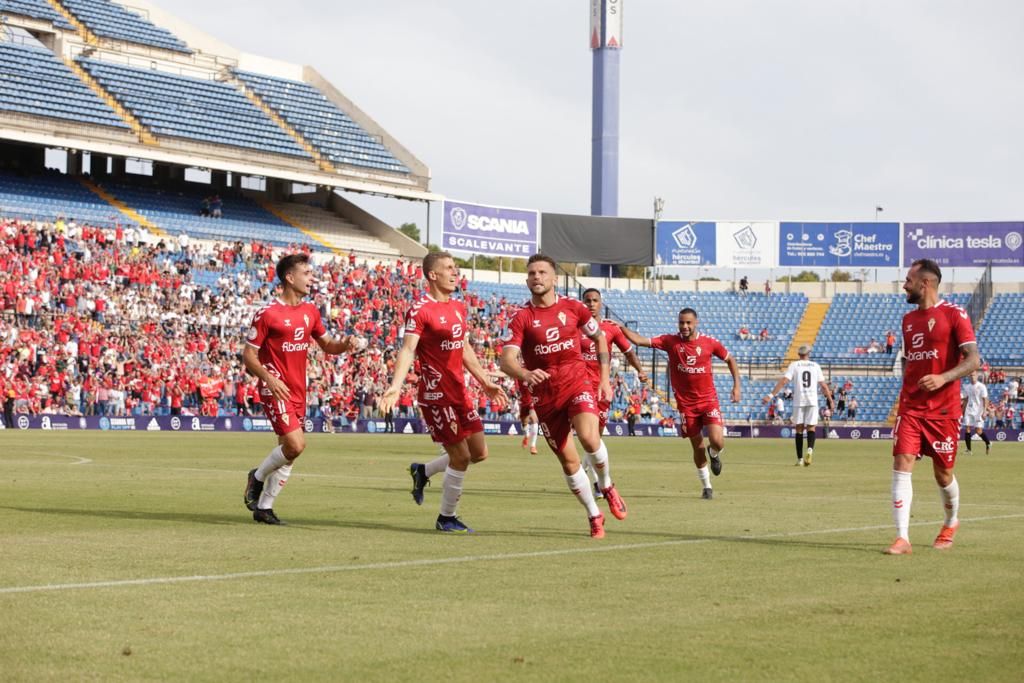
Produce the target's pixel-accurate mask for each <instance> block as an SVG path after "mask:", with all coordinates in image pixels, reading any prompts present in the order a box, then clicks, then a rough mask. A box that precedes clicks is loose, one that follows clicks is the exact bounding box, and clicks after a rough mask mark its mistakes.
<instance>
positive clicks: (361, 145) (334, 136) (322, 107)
mask: <svg viewBox="0 0 1024 683" xmlns="http://www.w3.org/2000/svg"><path fill="white" fill-rule="evenodd" d="M235 75H236V76H237V77H238V79H239V80H240V81H242V82H243V83H244V84H245V85H246V86H248V87H249V88H251V89H252V90H253V91H255V92H256V94H257V95H259V96H260V98H261V99H262V100H263V101H264V102H266V103H267V104H268V105H270V107H272V108H273V109H274V111H276V112H277V113H278V114H279V115H280V116H281V118H283V119H284V120H285V121H287V122H288V124H289V125H290V126H292V127H293V128H295V130H297V131H298V132H299V133H300V134H301V135H302V136H303V137H304V138H305V139H306V140H308V141H309V143H310V144H312V145H313V147H315V148H316V149H317V151H318V152H320V153H321V154H322V155H323V156H324V157H325V158H326V159H327V160H328V161H330V162H331V163H332V164H348V165H351V166H363V167H366V168H374V169H378V170H381V171H389V172H392V173H405V174H408V173H409V169H408V168H407V167H406V166H405V165H404V164H402V163H401V162H400V161H398V159H396V158H395V157H394V156H393V155H392V154H391V152H390V151H388V149H387V147H385V146H384V145H383V144H381V142H380V140H379V139H378V138H376V137H374V136H372V135H370V134H369V133H367V132H366V131H365V130H364V129H363V128H362V127H361V126H360V125H359V124H358V123H356V122H355V121H353V120H352V119H351V117H349V116H348V114H346V113H345V112H344V111H342V110H341V109H339V108H338V107H337V106H336V105H335V104H334V103H333V102H331V101H330V100H329V99H327V97H326V96H325V95H324V94H323V93H322V92H320V91H319V90H317V89H316V88H314V87H313V86H311V85H309V84H308V83H303V82H302V81H292V80H288V79H284V78H274V77H271V76H264V75H262V74H256V73H251V72H248V71H236V72H235Z"/></svg>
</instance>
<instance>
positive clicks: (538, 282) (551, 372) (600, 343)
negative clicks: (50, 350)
mask: <svg viewBox="0 0 1024 683" xmlns="http://www.w3.org/2000/svg"><path fill="white" fill-rule="evenodd" d="M555 280H556V274H555V262H554V260H553V259H552V258H551V257H549V256H545V255H543V254H534V255H533V256H531V257H530V258H529V260H528V261H527V271H526V284H527V287H529V289H530V292H531V298H530V302H529V303H527V304H526V305H524V306H523V307H522V308H520V309H519V310H518V311H517V312H516V314H515V316H514V317H513V318H512V321H511V322H510V323H509V328H508V334H507V335H506V337H505V340H504V341H505V343H504V346H503V347H502V349H501V369H502V371H503V372H505V374H507V375H508V376H509V377H511V378H513V379H516V380H520V381H522V382H525V383H526V384H527V386H529V387H530V392H531V393H532V394H533V399H534V409H535V410H536V411H537V418H538V420H539V422H540V427H541V432H543V434H544V439H545V440H546V441H547V442H548V446H549V447H550V448H551V450H552V451H554V453H555V455H556V456H558V459H559V461H560V462H561V464H562V471H563V472H564V474H565V479H566V482H567V483H568V484H569V489H570V490H571V491H572V492H573V494H574V495H575V496H576V498H577V499H578V500H579V501H580V503H581V504H582V505H583V506H584V507H585V508H586V510H587V517H588V518H589V520H590V535H591V536H592V537H593V538H603V537H604V515H602V514H601V511H600V510H599V509H598V507H597V503H596V502H595V500H594V492H593V490H591V488H590V479H588V478H587V475H586V473H585V472H583V468H582V467H581V465H580V457H579V455H578V454H577V453H576V446H575V444H574V443H573V441H572V438H571V431H572V430H573V429H575V430H576V435H577V436H578V437H579V440H580V443H581V444H582V445H583V448H584V450H585V451H586V452H587V456H588V457H589V458H590V459H591V462H592V463H593V466H594V469H595V470H596V471H597V473H598V477H599V481H600V485H601V490H602V493H604V498H605V500H606V501H607V502H608V508H609V510H610V511H611V513H612V514H613V515H614V516H615V517H616V519H625V518H626V504H625V502H623V500H622V498H621V496H619V493H618V491H617V490H616V489H615V485H614V483H612V479H611V474H610V472H609V465H608V450H607V448H605V446H604V444H603V443H602V442H601V431H600V428H599V427H598V422H599V420H598V415H597V413H598V403H599V401H601V400H603V399H608V400H610V399H611V386H610V385H609V383H608V343H607V341H606V340H605V338H604V333H602V332H601V328H600V326H599V325H598V322H597V320H595V319H594V317H593V316H592V315H591V314H590V311H589V310H587V307H586V306H584V305H583V304H581V303H580V302H579V301H576V300H574V299H567V298H565V297H560V296H558V294H557V293H556V292H555ZM580 332H582V333H583V334H585V335H586V336H587V337H590V338H591V339H593V340H594V341H595V342H596V343H597V357H598V362H599V363H600V381H599V383H598V388H597V391H596V395H595V389H594V386H593V385H592V384H591V381H590V377H589V375H588V374H587V368H586V362H585V361H584V360H583V356H582V354H581V350H580V337H581V335H580ZM520 353H521V354H522V362H520V359H519V357H520Z"/></svg>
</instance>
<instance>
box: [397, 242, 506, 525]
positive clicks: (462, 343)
mask: <svg viewBox="0 0 1024 683" xmlns="http://www.w3.org/2000/svg"><path fill="white" fill-rule="evenodd" d="M423 276H424V278H425V279H426V281H427V293H426V294H425V295H424V296H423V297H421V298H420V299H419V300H418V301H417V302H416V303H415V304H413V306H412V307H411V308H410V309H409V312H408V313H407V314H406V324H405V338H404V340H403V342H402V348H401V350H400V351H399V352H398V357H397V358H396V359H395V375H394V377H393V378H392V379H391V386H389V387H388V389H387V391H385V392H384V394H383V395H382V396H381V398H380V409H381V410H382V411H388V410H391V409H392V408H393V407H394V406H395V403H397V402H398V398H399V396H400V394H401V391H402V385H403V384H404V383H405V377H406V375H407V374H408V373H409V368H410V367H411V366H412V362H413V359H417V360H419V363H420V375H419V378H420V379H419V397H418V400H417V402H418V403H419V406H420V410H421V412H422V413H423V421H424V423H425V424H426V425H427V430H428V431H429V432H430V436H431V438H432V439H433V440H434V442H435V443H438V444H441V445H442V446H444V449H445V451H446V452H447V454H448V465H447V467H446V468H445V471H444V484H443V487H442V493H441V510H440V514H438V516H437V522H436V523H435V525H434V526H435V528H436V529H437V530H438V531H444V532H449V533H469V532H472V531H473V530H472V529H470V528H469V527H468V526H466V525H465V524H464V523H463V522H462V520H460V519H459V518H458V515H457V514H456V511H457V508H458V504H459V498H461V497H462V483H463V479H464V478H465V476H466V470H467V469H468V468H469V464H470V463H471V462H474V463H476V462H481V461H482V460H484V459H486V458H487V443H486V442H485V441H484V425H483V422H482V421H481V420H480V416H479V415H478V414H477V411H476V410H475V409H474V407H473V405H472V403H471V401H470V400H469V396H468V395H467V393H466V385H465V382H464V381H463V368H465V369H466V370H468V371H469V374H471V375H472V376H473V377H474V378H475V379H476V381H477V382H479V383H480V386H481V387H482V388H483V390H484V393H486V394H487V396H488V397H490V399H491V400H492V401H493V402H494V403H495V404H496V405H499V406H500V405H504V404H505V403H506V402H507V400H508V399H507V398H506V396H505V392H504V391H503V390H502V389H501V387H499V386H498V385H497V384H495V383H494V382H492V381H491V379H490V378H489V377H488V376H487V374H486V373H485V372H484V369H483V367H482V366H481V365H480V361H479V360H478V359H477V357H476V354H475V353H473V349H471V348H470V345H469V344H468V343H467V342H466V328H467V326H468V320H469V319H468V317H467V315H466V307H465V305H464V304H463V303H462V302H461V301H456V300H454V299H452V298H451V295H452V293H453V292H454V291H455V290H456V288H457V287H458V281H459V271H458V268H457V267H456V266H455V260H454V259H453V258H452V256H451V254H449V253H447V252H444V251H437V252H432V253H430V254H427V255H426V256H425V257H424V259H423ZM419 467H423V466H422V465H419V466H417V465H416V464H415V463H414V464H413V465H411V466H410V473H411V474H412V476H413V484H414V492H415V488H416V485H417V484H418V481H417V479H418V475H419V474H420V472H419V471H418V470H419ZM426 480H427V477H426V474H425V473H424V474H423V481H424V485H426V484H425V482H426ZM422 500H423V498H422V487H421V488H420V498H419V501H418V502H420V501H422Z"/></svg>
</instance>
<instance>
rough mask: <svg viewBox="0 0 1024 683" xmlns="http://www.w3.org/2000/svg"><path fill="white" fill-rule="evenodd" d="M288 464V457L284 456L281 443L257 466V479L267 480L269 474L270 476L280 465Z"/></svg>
mask: <svg viewBox="0 0 1024 683" xmlns="http://www.w3.org/2000/svg"><path fill="white" fill-rule="evenodd" d="M287 464H288V458H286V457H284V451H283V450H281V446H280V445H279V446H278V447H277V448H275V449H274V450H272V451H270V455H268V456H267V457H266V458H265V459H264V460H263V462H262V463H260V466H259V467H257V468H256V481H264V482H265V481H266V480H267V476H269V475H270V473H271V472H273V471H275V470H276V469H277V468H279V467H284V466H285V465H287Z"/></svg>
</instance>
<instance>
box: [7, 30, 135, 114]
mask: <svg viewBox="0 0 1024 683" xmlns="http://www.w3.org/2000/svg"><path fill="white" fill-rule="evenodd" d="M0 109H3V110H6V111H11V112H17V113H21V114H30V115H33V116H44V117H47V118H56V119H66V120H69V121H76V122H79V123H87V124H92V125H97V126H111V127H114V128H125V129H126V128H128V125H127V124H126V123H125V122H124V121H122V120H121V119H120V118H119V117H118V116H117V114H116V113H115V112H114V111H113V110H112V109H111V108H110V107H109V106H107V104H106V103H105V102H103V101H102V100H100V99H99V97H97V95H96V94H95V93H94V92H93V91H92V90H90V89H89V87H88V86H87V85H86V84H85V83H83V82H82V81H81V80H80V79H79V78H78V77H77V76H75V74H74V73H73V72H72V71H71V70H70V69H69V68H68V67H67V66H66V65H65V64H63V63H62V62H61V61H60V60H59V59H57V58H56V57H54V55H53V53H52V52H50V51H49V50H47V49H45V48H39V47H30V46H27V45H18V44H15V43H8V42H0Z"/></svg>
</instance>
